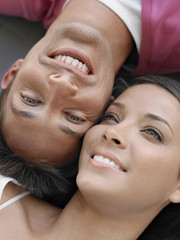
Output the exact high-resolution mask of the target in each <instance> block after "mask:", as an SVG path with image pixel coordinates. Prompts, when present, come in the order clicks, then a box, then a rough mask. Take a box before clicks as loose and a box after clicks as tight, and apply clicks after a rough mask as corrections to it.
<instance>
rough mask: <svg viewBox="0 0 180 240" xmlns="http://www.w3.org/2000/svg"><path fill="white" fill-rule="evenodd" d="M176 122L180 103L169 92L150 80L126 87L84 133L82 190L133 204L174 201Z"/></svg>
mask: <svg viewBox="0 0 180 240" xmlns="http://www.w3.org/2000/svg"><path fill="white" fill-rule="evenodd" d="M179 124H180V103H179V101H178V100H177V99H176V98H175V97H174V96H173V95H171V94H170V93H169V92H167V91H166V90H164V89H162V88H160V87H157V86H155V85H152V84H142V85H137V86H133V87H131V88H129V89H127V90H126V91H125V92H124V93H123V94H122V95H120V96H119V97H118V99H117V100H116V101H115V102H114V103H113V104H112V105H111V106H110V107H109V108H108V109H107V111H106V114H105V117H104V119H103V120H102V123H101V124H100V125H97V126H94V127H93V128H92V129H90V130H89V131H88V133H87V134H86V136H85V139H84V144H83V148H82V152H81V156H80V165H79V174H78V178H77V183H78V186H79V188H80V190H81V191H82V193H86V194H90V195H89V196H91V197H92V196H93V197H95V198H97V199H98V196H99V197H100V198H99V199H100V203H101V204H102V203H103V202H109V203H110V204H111V205H110V206H111V207H112V206H114V205H115V204H117V203H118V206H121V207H122V206H123V208H124V206H127V209H130V208H131V210H132V209H133V208H134V209H136V210H137V209H142V208H144V209H147V207H150V206H156V207H157V206H158V208H162V207H164V206H165V205H167V204H168V203H169V201H176V200H177V199H176V191H175V190H176V188H177V184H178V183H179V169H180V127H179ZM120 203H121V204H120Z"/></svg>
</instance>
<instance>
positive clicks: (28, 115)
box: [10, 103, 37, 118]
mask: <svg viewBox="0 0 180 240" xmlns="http://www.w3.org/2000/svg"><path fill="white" fill-rule="evenodd" d="M10 106H11V110H12V111H13V112H14V113H15V114H16V115H18V116H20V117H26V118H36V117H37V115H35V114H34V113H32V112H29V111H24V110H20V109H18V108H17V107H16V106H15V105H14V104H13V103H11V105H10Z"/></svg>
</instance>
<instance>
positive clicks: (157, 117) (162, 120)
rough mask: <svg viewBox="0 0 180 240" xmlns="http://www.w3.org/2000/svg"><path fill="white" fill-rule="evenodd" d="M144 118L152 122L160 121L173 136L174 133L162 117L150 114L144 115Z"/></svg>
mask: <svg viewBox="0 0 180 240" xmlns="http://www.w3.org/2000/svg"><path fill="white" fill-rule="evenodd" d="M145 117H146V118H150V119H153V120H156V121H160V122H162V123H165V124H166V125H167V126H168V127H169V128H170V130H171V132H172V133H173V135H174V132H173V130H172V128H171V126H170V124H169V123H168V122H167V121H166V120H165V119H164V118H162V117H160V116H158V115H155V114H152V113H147V114H146V115H145Z"/></svg>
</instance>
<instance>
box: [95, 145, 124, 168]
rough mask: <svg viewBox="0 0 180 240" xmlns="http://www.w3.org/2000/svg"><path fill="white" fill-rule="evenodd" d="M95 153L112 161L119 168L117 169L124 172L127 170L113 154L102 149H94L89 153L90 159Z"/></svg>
mask: <svg viewBox="0 0 180 240" xmlns="http://www.w3.org/2000/svg"><path fill="white" fill-rule="evenodd" d="M95 155H98V156H102V157H104V158H108V159H109V160H110V161H113V162H114V163H115V164H116V165H117V166H119V168H120V169H119V170H123V171H124V172H127V168H126V167H125V166H124V165H123V164H122V163H121V162H120V161H119V159H118V158H117V157H116V156H115V155H114V154H112V153H110V152H106V151H103V150H95V151H94V152H93V154H92V155H91V159H92V160H93V157H94V156H95ZM94 161H95V160H94ZM104 165H105V164H104ZM106 166H107V165H106Z"/></svg>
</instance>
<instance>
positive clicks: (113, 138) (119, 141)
mask: <svg viewBox="0 0 180 240" xmlns="http://www.w3.org/2000/svg"><path fill="white" fill-rule="evenodd" d="M118 127H119V126H118V125H115V126H110V127H109V128H107V129H106V131H105V133H104V134H103V141H107V142H109V143H110V144H113V145H115V146H117V147H119V148H122V149H125V148H127V146H128V141H127V136H126V133H125V131H121V130H120V129H118Z"/></svg>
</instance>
